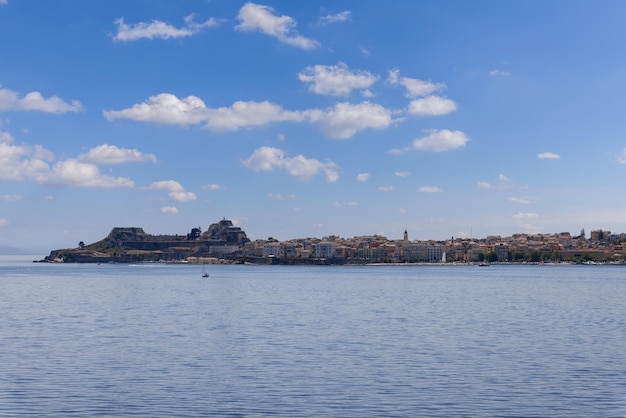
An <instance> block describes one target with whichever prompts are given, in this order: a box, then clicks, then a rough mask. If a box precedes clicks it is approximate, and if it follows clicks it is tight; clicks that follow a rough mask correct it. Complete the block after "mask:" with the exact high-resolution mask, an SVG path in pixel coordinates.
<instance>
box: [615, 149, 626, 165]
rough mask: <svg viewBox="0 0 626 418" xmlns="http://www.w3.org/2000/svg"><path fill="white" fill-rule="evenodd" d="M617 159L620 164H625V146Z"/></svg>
mask: <svg viewBox="0 0 626 418" xmlns="http://www.w3.org/2000/svg"><path fill="white" fill-rule="evenodd" d="M617 161H619V163H620V164H626V148H624V151H622V153H621V154H620V155H618V156H617Z"/></svg>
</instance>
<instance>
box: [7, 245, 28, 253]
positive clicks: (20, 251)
mask: <svg viewBox="0 0 626 418" xmlns="http://www.w3.org/2000/svg"><path fill="white" fill-rule="evenodd" d="M25 254H28V251H24V250H21V249H19V248H15V247H9V246H7V245H0V255H25Z"/></svg>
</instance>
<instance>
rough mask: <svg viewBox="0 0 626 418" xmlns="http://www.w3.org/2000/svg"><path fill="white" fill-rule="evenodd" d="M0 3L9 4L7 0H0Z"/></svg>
mask: <svg viewBox="0 0 626 418" xmlns="http://www.w3.org/2000/svg"><path fill="white" fill-rule="evenodd" d="M0 4H9V0H0Z"/></svg>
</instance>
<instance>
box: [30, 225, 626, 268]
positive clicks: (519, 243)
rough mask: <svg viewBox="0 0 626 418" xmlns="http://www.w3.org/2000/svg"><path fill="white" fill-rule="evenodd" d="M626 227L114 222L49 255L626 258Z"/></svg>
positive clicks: (285, 260) (317, 260)
mask: <svg viewBox="0 0 626 418" xmlns="http://www.w3.org/2000/svg"><path fill="white" fill-rule="evenodd" d="M625 242H626V234H624V233H622V234H612V233H611V232H610V231H604V230H597V231H591V234H590V237H589V238H586V237H585V233H584V230H583V231H581V233H580V235H578V236H572V235H570V233H568V232H562V233H558V234H514V235H513V236H510V237H500V236H489V237H487V238H482V239H475V238H454V237H452V238H450V239H449V240H446V241H432V240H429V241H416V240H409V237H408V233H407V232H406V231H405V232H404V236H403V238H402V239H398V240H388V239H387V238H386V237H384V236H380V235H372V236H358V237H353V238H349V239H345V238H341V237H337V236H329V237H323V238H321V239H319V238H303V239H293V240H289V241H283V242H279V241H278V240H276V239H273V238H271V237H270V238H268V239H267V240H255V241H251V240H250V239H249V238H248V237H247V236H246V233H245V232H244V231H243V230H242V229H241V228H240V227H236V226H234V225H233V223H232V222H231V221H230V220H227V219H222V220H221V221H219V222H217V223H214V224H212V225H211V226H209V228H208V230H207V231H205V232H202V230H201V229H200V228H192V229H191V231H190V232H189V233H188V234H185V235H150V234H147V233H146V232H144V230H143V229H142V228H137V227H132V228H119V227H116V228H113V229H112V230H111V232H110V233H109V235H108V236H107V237H106V238H104V239H103V240H100V241H98V242H95V243H93V244H89V245H85V244H84V243H82V242H81V243H79V245H78V247H77V248H72V249H61V250H54V251H51V252H50V255H48V256H47V257H45V258H44V259H43V260H42V261H43V262H69V263H95V262H97V263H99V262H157V261H160V262H185V263H218V262H219V263H263V264H366V263H446V262H447V263H450V262H457V263H468V262H469V263H471V262H483V261H486V262H518V263H519V262H535V263H536V262H563V261H566V262H579V263H582V262H598V261H601V262H614V263H624V262H625V260H626V246H624V245H623V243H625Z"/></svg>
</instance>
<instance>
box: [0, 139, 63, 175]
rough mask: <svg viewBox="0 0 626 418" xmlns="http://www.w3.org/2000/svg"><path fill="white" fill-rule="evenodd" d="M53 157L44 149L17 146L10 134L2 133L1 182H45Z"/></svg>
mask: <svg viewBox="0 0 626 418" xmlns="http://www.w3.org/2000/svg"><path fill="white" fill-rule="evenodd" d="M51 157H52V155H51V153H50V152H49V151H47V150H44V149H43V148H42V147H39V146H36V147H30V146H27V145H15V144H14V143H13V137H12V136H11V135H10V134H8V133H6V132H0V180H12V181H21V180H31V181H37V182H44V181H45V180H46V179H47V177H48V175H49V173H50V165H49V162H50V161H51Z"/></svg>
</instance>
